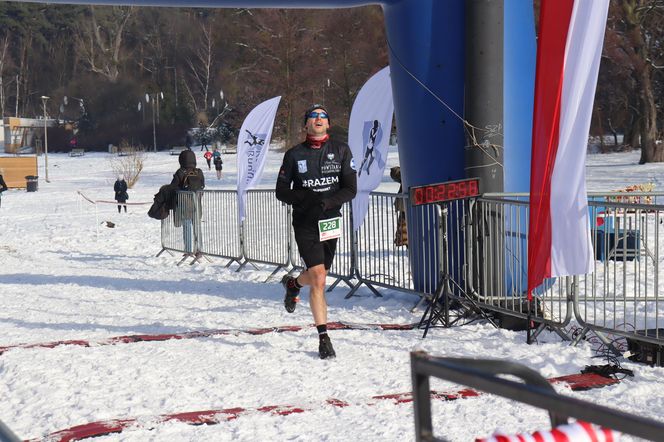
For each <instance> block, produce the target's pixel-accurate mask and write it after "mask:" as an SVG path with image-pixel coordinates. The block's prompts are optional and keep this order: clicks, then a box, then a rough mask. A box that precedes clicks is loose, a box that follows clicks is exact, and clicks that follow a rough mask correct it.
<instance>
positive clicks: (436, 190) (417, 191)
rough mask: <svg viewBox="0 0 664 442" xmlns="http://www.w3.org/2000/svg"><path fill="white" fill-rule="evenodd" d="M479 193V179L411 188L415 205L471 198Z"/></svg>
mask: <svg viewBox="0 0 664 442" xmlns="http://www.w3.org/2000/svg"><path fill="white" fill-rule="evenodd" d="M478 195H479V180H477V179H471V180H463V181H454V182H449V183H442V184H433V185H431V186H421V187H414V188H411V194H410V196H411V202H412V205H413V206H420V205H422V204H432V203H439V202H444V201H451V200H457V199H462V198H469V197H472V196H478Z"/></svg>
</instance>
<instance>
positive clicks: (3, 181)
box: [0, 169, 7, 205]
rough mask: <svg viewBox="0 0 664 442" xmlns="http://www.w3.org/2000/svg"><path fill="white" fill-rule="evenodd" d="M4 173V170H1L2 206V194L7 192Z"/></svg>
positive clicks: (0, 200) (0, 199)
mask: <svg viewBox="0 0 664 442" xmlns="http://www.w3.org/2000/svg"><path fill="white" fill-rule="evenodd" d="M4 173H5V172H4V170H2V169H0V205H2V192H4V191H5V190H7V183H5V179H4V177H3V176H2V175H3V174H4Z"/></svg>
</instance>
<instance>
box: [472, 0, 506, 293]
mask: <svg viewBox="0 0 664 442" xmlns="http://www.w3.org/2000/svg"><path fill="white" fill-rule="evenodd" d="M503 23H504V0H466V2H465V25H466V26H465V32H466V47H465V92H464V94H465V97H464V98H465V103H464V119H465V134H466V146H465V171H466V177H467V178H476V177H477V178H479V179H480V182H481V183H482V189H481V192H482V193H488V192H502V191H503V190H504V184H503V164H504V160H503V151H504V146H503V134H504V126H503V40H504V39H503ZM495 209H496V210H491V211H490V212H488V213H486V215H487V218H486V219H480V220H478V222H481V223H484V225H485V227H488V229H486V230H485V229H482V230H483V232H481V236H480V237H478V238H477V239H478V240H479V243H478V244H477V245H476V246H475V247H474V256H476V257H477V258H478V259H476V260H474V266H475V267H474V268H473V274H476V275H483V276H485V277H484V278H480V280H479V284H477V286H476V289H477V291H478V292H479V294H480V295H484V296H500V295H501V294H502V293H503V292H504V284H503V281H504V273H505V271H504V259H503V256H502V255H501V253H502V250H503V248H502V247H500V245H501V241H502V238H503V236H504V226H503V217H502V214H501V213H500V212H499V210H497V209H498V207H496V208H495Z"/></svg>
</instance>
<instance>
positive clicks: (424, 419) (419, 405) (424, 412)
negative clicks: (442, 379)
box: [410, 353, 433, 442]
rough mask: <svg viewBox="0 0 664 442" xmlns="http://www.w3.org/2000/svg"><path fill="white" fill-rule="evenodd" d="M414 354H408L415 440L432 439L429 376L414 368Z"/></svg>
mask: <svg viewBox="0 0 664 442" xmlns="http://www.w3.org/2000/svg"><path fill="white" fill-rule="evenodd" d="M417 364H418V361H417V358H416V354H415V353H411V355H410V372H411V373H412V377H413V407H414V408H415V410H414V412H415V440H416V441H418V442H420V441H428V440H433V424H432V422H431V387H430V385H429V376H428V375H425V374H420V373H419V371H418V370H417V369H416V366H417Z"/></svg>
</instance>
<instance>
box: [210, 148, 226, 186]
mask: <svg viewBox="0 0 664 442" xmlns="http://www.w3.org/2000/svg"><path fill="white" fill-rule="evenodd" d="M212 158H213V160H212V161H213V162H214V170H215V171H217V179H218V180H220V179H221V170H222V169H223V167H224V160H222V159H221V152H219V150H218V149H217V148H216V147H215V148H214V152H213V153H212Z"/></svg>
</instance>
